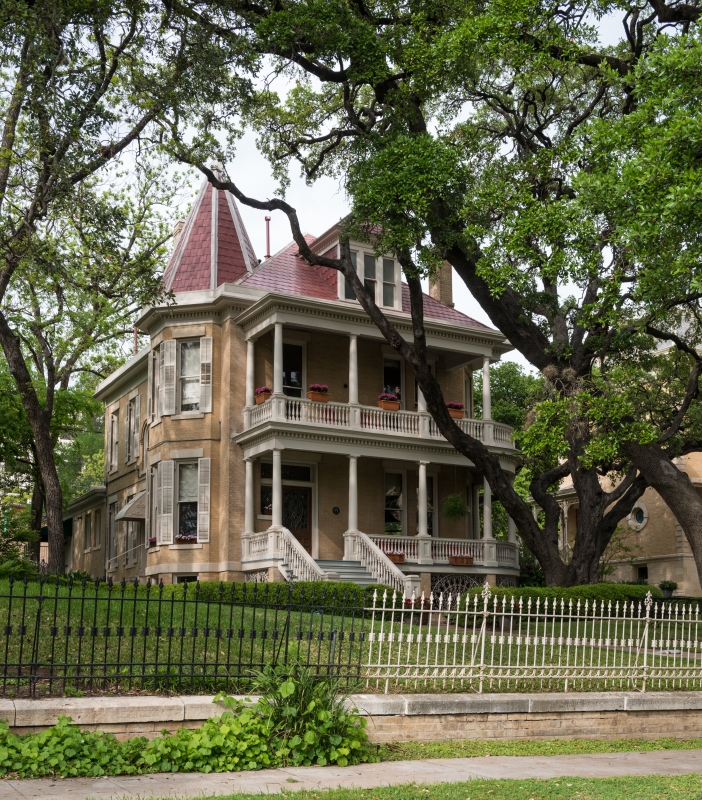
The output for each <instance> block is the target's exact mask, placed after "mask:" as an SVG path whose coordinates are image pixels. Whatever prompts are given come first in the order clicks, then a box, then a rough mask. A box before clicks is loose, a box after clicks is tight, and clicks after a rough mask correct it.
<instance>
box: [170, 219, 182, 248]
mask: <svg viewBox="0 0 702 800" xmlns="http://www.w3.org/2000/svg"><path fill="white" fill-rule="evenodd" d="M184 227H185V220H184V219H179V220H178V221H177V222H176V224H175V225H174V226H173V249H174V250H175V249H176V247H178V240H179V239H180V234H181V233H182V232H183V228H184Z"/></svg>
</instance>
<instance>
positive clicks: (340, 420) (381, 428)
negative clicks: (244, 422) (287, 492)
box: [247, 397, 514, 447]
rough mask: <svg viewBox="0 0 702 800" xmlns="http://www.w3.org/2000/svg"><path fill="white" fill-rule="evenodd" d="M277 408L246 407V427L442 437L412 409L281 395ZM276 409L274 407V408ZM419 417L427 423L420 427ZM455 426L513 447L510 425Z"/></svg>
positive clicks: (466, 422) (462, 422)
mask: <svg viewBox="0 0 702 800" xmlns="http://www.w3.org/2000/svg"><path fill="white" fill-rule="evenodd" d="M281 403H282V405H281V406H280V407H278V406H277V405H276V403H275V402H274V400H267V401H266V402H265V403H261V405H258V406H252V407H251V408H250V409H248V410H247V413H248V425H249V427H250V428H253V427H255V426H256V425H262V424H263V423H265V422H270V421H273V420H277V419H280V420H284V421H286V422H292V423H300V424H302V425H320V426H323V427H327V428H346V429H356V430H358V429H360V430H364V431H373V432H376V433H381V434H390V435H395V436H416V437H419V438H423V437H425V436H429V437H430V438H437V439H441V438H443V437H442V435H441V432H440V431H439V428H438V427H437V425H436V423H435V422H434V420H433V419H432V418H431V417H429V418H428V419H427V415H426V414H419V413H417V412H416V411H385V410H384V409H382V408H375V407H373V406H349V405H347V404H346V403H332V402H329V403H319V402H316V401H314V400H307V399H306V398H302V397H285V398H281ZM276 409H278V410H276ZM422 418H424V419H425V420H426V421H427V422H428V426H427V427H425V428H424V430H422ZM456 424H457V425H458V427H459V428H460V429H461V430H462V431H464V432H465V433H467V434H468V435H469V436H473V437H474V438H475V439H479V440H480V441H482V442H485V443H486V444H497V445H500V446H502V447H514V445H513V443H512V428H510V427H509V425H502V424H500V423H498V422H492V421H489V422H487V423H485V422H483V420H481V419H468V418H464V419H459V420H456Z"/></svg>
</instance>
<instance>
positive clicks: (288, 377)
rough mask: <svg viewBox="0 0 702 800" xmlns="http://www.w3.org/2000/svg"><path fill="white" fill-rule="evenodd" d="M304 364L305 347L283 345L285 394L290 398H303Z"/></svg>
mask: <svg viewBox="0 0 702 800" xmlns="http://www.w3.org/2000/svg"><path fill="white" fill-rule="evenodd" d="M303 363H304V354H303V346H302V345H301V344H285V343H283V394H286V395H287V396H288V397H302V387H303V385H304V384H303V381H304V376H303V374H302V372H303Z"/></svg>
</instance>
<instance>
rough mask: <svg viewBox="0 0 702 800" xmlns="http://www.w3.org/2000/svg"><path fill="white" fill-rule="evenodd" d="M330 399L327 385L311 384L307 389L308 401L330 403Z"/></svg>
mask: <svg viewBox="0 0 702 800" xmlns="http://www.w3.org/2000/svg"><path fill="white" fill-rule="evenodd" d="M330 397H331V395H330V394H329V387H328V386H327V385H326V383H311V384H310V385H309V388H308V389H307V399H308V400H314V402H315V403H328V402H329V398H330Z"/></svg>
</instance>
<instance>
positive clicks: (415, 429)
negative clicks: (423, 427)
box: [361, 406, 419, 436]
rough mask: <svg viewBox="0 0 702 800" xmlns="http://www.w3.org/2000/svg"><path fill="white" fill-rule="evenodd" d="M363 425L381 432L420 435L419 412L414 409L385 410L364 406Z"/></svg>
mask: <svg viewBox="0 0 702 800" xmlns="http://www.w3.org/2000/svg"><path fill="white" fill-rule="evenodd" d="M361 427H362V428H363V429H364V430H371V431H378V432H379V433H400V434H404V435H406V436H419V414H416V413H415V412H414V411H385V409H383V408H371V407H370V406H362V407H361Z"/></svg>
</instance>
